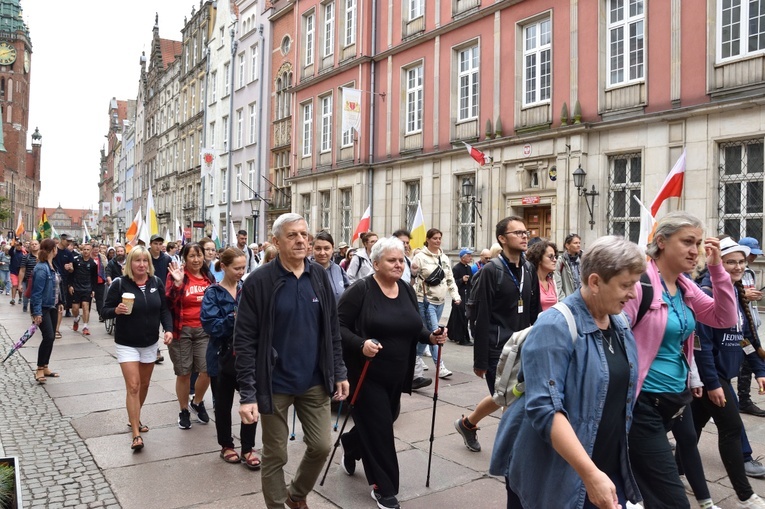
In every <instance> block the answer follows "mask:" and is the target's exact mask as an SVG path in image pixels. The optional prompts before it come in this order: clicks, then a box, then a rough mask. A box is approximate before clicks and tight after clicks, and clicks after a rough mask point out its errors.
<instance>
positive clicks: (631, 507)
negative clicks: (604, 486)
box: [627, 501, 643, 509]
mask: <svg viewBox="0 0 765 509" xmlns="http://www.w3.org/2000/svg"><path fill="white" fill-rule="evenodd" d="M627 509H643V506H642V505H641V504H640V503H639V502H638V503H637V504H633V503H632V502H630V501H627Z"/></svg>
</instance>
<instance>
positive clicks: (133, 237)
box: [125, 207, 143, 253]
mask: <svg viewBox="0 0 765 509" xmlns="http://www.w3.org/2000/svg"><path fill="white" fill-rule="evenodd" d="M142 222H143V221H142V220H141V209H140V207H139V208H138V212H137V213H136V215H135V219H133V222H132V223H130V227H128V230H127V232H125V240H127V243H126V245H125V250H126V251H127V252H128V253H129V252H130V250H131V249H133V248H134V247H135V246H137V245H138V234H139V232H140V230H141V223H142Z"/></svg>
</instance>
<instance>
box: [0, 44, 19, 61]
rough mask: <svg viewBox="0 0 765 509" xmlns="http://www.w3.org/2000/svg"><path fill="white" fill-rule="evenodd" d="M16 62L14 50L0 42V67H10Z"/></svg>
mask: <svg viewBox="0 0 765 509" xmlns="http://www.w3.org/2000/svg"><path fill="white" fill-rule="evenodd" d="M15 61H16V48H14V47H13V46H11V45H10V44H8V43H7V42H0V65H11V64H12V63H13V62H15Z"/></svg>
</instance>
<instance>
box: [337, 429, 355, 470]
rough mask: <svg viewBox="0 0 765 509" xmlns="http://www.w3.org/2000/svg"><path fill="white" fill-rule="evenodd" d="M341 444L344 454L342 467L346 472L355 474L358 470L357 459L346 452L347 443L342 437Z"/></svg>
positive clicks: (341, 459) (341, 461)
mask: <svg viewBox="0 0 765 509" xmlns="http://www.w3.org/2000/svg"><path fill="white" fill-rule="evenodd" d="M340 444H341V445H342V446H343V455H342V457H341V458H340V467H341V468H342V469H343V472H345V473H346V474H348V475H353V474H354V473H355V472H356V460H354V459H353V458H351V457H350V456H348V455H347V454H346V453H345V444H343V439H342V437H340Z"/></svg>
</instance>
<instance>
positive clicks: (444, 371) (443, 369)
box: [438, 362, 452, 378]
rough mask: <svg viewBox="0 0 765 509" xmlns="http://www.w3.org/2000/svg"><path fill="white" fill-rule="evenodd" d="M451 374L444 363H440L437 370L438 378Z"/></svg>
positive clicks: (447, 376)
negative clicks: (439, 367)
mask: <svg viewBox="0 0 765 509" xmlns="http://www.w3.org/2000/svg"><path fill="white" fill-rule="evenodd" d="M450 376H452V372H451V371H449V370H448V369H446V366H444V363H443V362H442V363H441V369H439V370H438V378H449V377H450Z"/></svg>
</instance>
